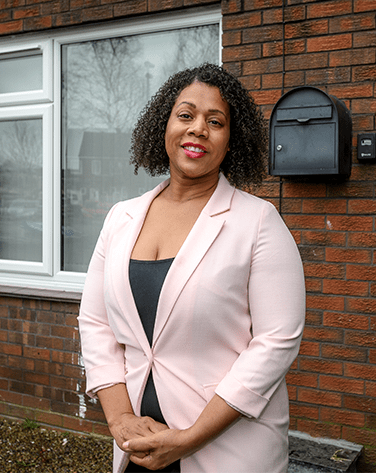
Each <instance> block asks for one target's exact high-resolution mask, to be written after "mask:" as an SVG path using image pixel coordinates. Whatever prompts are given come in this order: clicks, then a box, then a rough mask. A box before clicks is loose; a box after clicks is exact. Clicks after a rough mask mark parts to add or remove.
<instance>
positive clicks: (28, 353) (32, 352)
mask: <svg viewBox="0 0 376 473" xmlns="http://www.w3.org/2000/svg"><path fill="white" fill-rule="evenodd" d="M23 356H24V357H26V358H33V359H42V360H49V359H50V350H46V349H43V348H33V347H23Z"/></svg>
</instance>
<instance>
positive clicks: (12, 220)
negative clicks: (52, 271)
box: [0, 118, 43, 262]
mask: <svg viewBox="0 0 376 473" xmlns="http://www.w3.org/2000/svg"><path fill="white" fill-rule="evenodd" d="M0 215H1V218H0V259H5V260H17V261H36V262H41V261H42V230H43V228H42V119H40V118H37V119H27V120H7V121H0Z"/></svg>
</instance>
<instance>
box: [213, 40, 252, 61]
mask: <svg viewBox="0 0 376 473" xmlns="http://www.w3.org/2000/svg"><path fill="white" fill-rule="evenodd" d="M259 57H261V46H260V45H259V44H248V45H246V46H243V45H242V46H231V47H227V48H224V49H223V51H222V61H223V62H229V61H231V62H232V61H247V60H250V59H257V58H259Z"/></svg>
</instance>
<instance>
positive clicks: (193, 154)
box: [182, 143, 206, 159]
mask: <svg viewBox="0 0 376 473" xmlns="http://www.w3.org/2000/svg"><path fill="white" fill-rule="evenodd" d="M182 148H183V150H184V153H185V154H186V155H187V156H188V158H192V159H198V158H202V157H203V156H204V155H205V154H206V148H205V146H202V145H199V144H197V143H184V144H183V145H182Z"/></svg>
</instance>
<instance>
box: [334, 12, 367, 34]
mask: <svg viewBox="0 0 376 473" xmlns="http://www.w3.org/2000/svg"><path fill="white" fill-rule="evenodd" d="M373 28H375V18H374V16H371V15H349V16H344V17H341V16H339V17H337V18H331V19H330V20H329V32H330V33H343V32H344V31H347V32H350V31H360V30H370V29H373Z"/></svg>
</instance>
